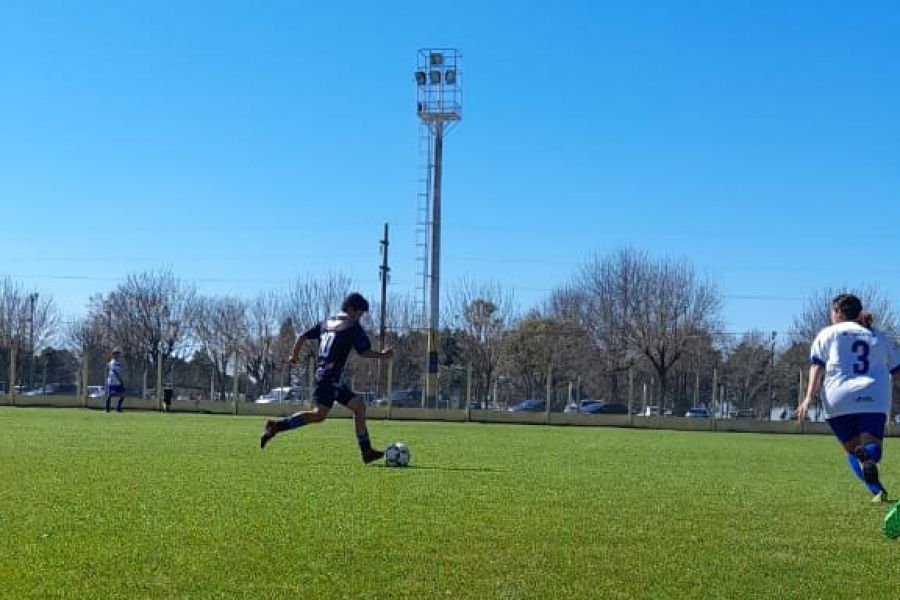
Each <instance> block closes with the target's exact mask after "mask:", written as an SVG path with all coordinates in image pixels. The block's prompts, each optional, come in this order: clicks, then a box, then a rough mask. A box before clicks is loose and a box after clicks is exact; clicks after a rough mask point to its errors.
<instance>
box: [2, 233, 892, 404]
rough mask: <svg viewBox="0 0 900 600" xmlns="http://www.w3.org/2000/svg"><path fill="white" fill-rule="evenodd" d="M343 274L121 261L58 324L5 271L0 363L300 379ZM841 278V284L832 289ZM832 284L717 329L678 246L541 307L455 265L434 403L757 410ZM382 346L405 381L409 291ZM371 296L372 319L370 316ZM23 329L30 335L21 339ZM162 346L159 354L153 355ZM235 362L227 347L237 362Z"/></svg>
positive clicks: (419, 364) (875, 298)
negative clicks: (201, 279) (774, 316)
mask: <svg viewBox="0 0 900 600" xmlns="http://www.w3.org/2000/svg"><path fill="white" fill-rule="evenodd" d="M353 288H354V285H353V281H352V280H351V279H350V278H349V277H347V276H345V275H342V274H332V275H329V276H326V277H322V278H318V279H316V278H306V279H298V280H296V281H294V282H293V283H292V284H291V285H290V286H289V288H288V289H287V290H286V291H285V292H282V293H276V292H266V293H262V294H259V295H258V296H256V297H254V298H251V299H245V298H239V297H234V296H206V295H202V294H200V293H198V292H197V290H196V288H195V287H194V286H193V285H191V284H190V283H189V282H185V281H183V280H180V279H178V278H177V277H175V276H174V275H173V274H172V273H171V272H169V271H146V272H142V273H137V274H133V275H130V276H128V277H127V278H126V279H125V281H123V282H121V283H120V284H119V285H118V286H116V288H115V289H113V290H112V291H110V292H109V293H107V294H105V295H97V296H94V297H92V298H91V299H90V302H89V303H88V307H87V314H86V315H85V316H83V317H82V318H80V319H78V320H77V321H76V322H73V323H63V321H62V319H61V318H60V315H59V311H58V310H57V308H56V307H55V305H54V302H53V300H52V298H51V297H49V296H48V295H47V294H44V293H42V294H37V293H36V292H34V291H32V290H27V289H25V288H23V287H22V286H20V285H18V284H17V283H15V282H14V281H12V280H11V279H9V278H0V380H8V378H9V373H8V369H9V362H10V361H9V356H10V355H9V353H10V351H11V348H12V347H13V346H16V347H17V348H18V349H19V352H18V355H17V356H18V368H17V372H18V373H19V377H18V378H17V379H18V381H19V382H21V383H26V384H28V383H36V382H37V383H41V382H48V381H71V380H73V379H74V377H75V376H76V374H77V373H78V370H79V365H81V364H84V363H86V364H87V365H88V368H89V372H88V382H89V383H101V382H102V381H103V378H104V363H105V361H106V360H107V359H108V355H109V352H110V350H111V348H112V347H118V348H120V349H121V350H122V352H123V355H124V358H125V364H126V369H127V372H126V375H127V378H128V380H129V381H131V382H137V381H141V380H144V381H146V380H147V379H148V376H149V380H150V381H151V382H152V381H154V380H155V373H156V372H157V368H158V367H161V368H162V371H163V372H164V374H165V379H166V381H167V382H169V383H172V384H174V385H176V386H177V387H180V388H184V389H188V390H196V391H197V393H198V395H199V394H201V393H202V394H204V395H205V394H206V392H207V391H208V390H217V392H214V393H215V395H217V396H219V397H224V393H225V391H226V390H230V389H231V386H232V384H233V377H234V376H235V374H237V375H238V376H239V378H240V386H241V390H242V391H244V392H245V393H246V394H248V395H250V396H255V395H257V394H260V393H262V392H264V391H266V390H268V389H270V388H272V387H276V386H278V385H280V384H282V383H283V382H286V381H288V379H289V375H293V376H294V377H293V379H294V380H295V381H296V380H298V379H299V380H300V381H304V380H305V379H306V377H307V376H308V373H309V371H308V368H307V367H306V365H307V364H308V361H309V360H311V356H312V350H313V348H312V347H309V348H308V350H309V354H308V355H307V359H306V360H304V361H303V364H302V366H301V367H300V368H299V369H295V370H294V372H293V373H289V372H288V371H287V370H286V367H285V365H284V363H283V358H284V357H285V356H287V354H288V352H289V350H290V347H291V345H292V344H293V341H294V339H295V336H296V335H297V333H298V332H299V331H298V330H299V329H300V328H302V327H306V326H309V325H311V324H312V323H315V322H316V321H317V320H319V319H321V318H323V317H324V316H326V315H327V314H330V313H333V312H335V311H337V310H338V308H339V305H340V302H341V300H342V298H343V296H344V295H345V294H346V293H347V291H349V290H351V289H353ZM840 291H844V290H840ZM835 293H837V290H831V289H823V290H819V291H817V292H815V293H814V294H812V295H811V297H810V299H809V301H808V303H807V305H806V306H805V308H804V309H803V310H802V311H801V313H800V314H798V315H797V316H796V317H795V320H794V327H793V329H792V331H791V332H790V333H789V334H788V335H787V336H784V335H782V336H781V337H776V336H775V334H774V333H773V332H760V331H751V332H748V333H745V334H743V335H741V336H737V337H735V336H728V335H724V334H722V333H720V332H721V323H722V318H721V308H722V295H721V293H720V292H719V290H718V289H717V287H716V285H715V282H713V281H711V280H709V279H707V278H704V277H701V276H700V275H698V274H697V272H696V271H695V269H694V268H693V266H692V265H691V264H690V263H689V262H687V261H685V260H674V259H670V258H660V257H653V256H651V255H649V254H647V253H645V252H641V251H638V250H634V249H622V250H619V251H617V252H614V253H611V254H608V255H598V256H595V257H592V258H590V259H589V260H587V261H585V263H584V264H583V265H582V267H581V268H580V269H578V271H577V272H576V273H575V275H574V276H573V277H572V279H571V281H570V282H569V283H568V284H567V285H565V286H563V287H561V288H559V289H557V290H555V291H554V292H553V293H552V294H551V295H550V297H549V299H548V300H547V301H546V302H545V303H543V304H542V305H541V306H538V307H533V308H532V309H530V310H528V311H522V310H521V309H520V307H519V306H518V304H517V302H516V300H515V297H514V295H513V293H512V292H511V291H510V290H508V289H505V288H503V287H502V286H501V285H499V284H497V283H476V282H473V281H471V280H463V281H461V282H459V283H458V284H457V285H455V286H453V287H452V288H451V289H450V291H449V292H448V293H447V294H446V298H445V301H444V303H443V306H444V307H445V314H444V316H443V320H442V322H443V327H444V329H443V331H442V332H441V346H442V352H441V391H442V394H441V396H442V398H443V400H444V402H451V403H457V402H460V401H461V400H462V399H463V398H464V397H465V396H466V395H471V397H472V399H473V400H474V401H476V402H484V403H491V402H492V403H498V402H499V403H503V402H506V401H512V400H517V399H522V398H528V397H539V398H545V397H548V396H549V397H550V398H551V400H552V401H554V402H556V403H558V404H560V405H561V404H564V403H565V402H566V401H568V400H571V399H577V398H578V397H581V398H584V397H594V398H603V399H606V400H612V401H625V400H626V399H627V397H628V396H629V395H631V396H632V397H635V398H636V400H637V401H638V402H643V401H644V397H645V395H646V396H648V397H649V399H650V400H649V401H652V402H653V403H654V404H660V405H663V406H669V407H670V408H672V409H674V410H676V411H677V410H681V409H683V408H685V407H687V406H690V405H693V404H695V403H697V402H703V403H710V402H711V401H713V400H724V399H727V400H728V401H729V402H731V403H732V404H733V405H734V406H736V407H741V408H754V409H756V410H758V411H760V412H765V410H764V409H766V408H767V407H770V406H771V405H772V404H781V403H793V402H795V401H796V397H797V394H798V391H799V386H800V385H801V381H800V378H801V375H800V374H801V373H802V372H803V371H804V369H805V366H806V364H807V354H808V345H809V342H810V341H811V340H812V338H813V337H814V335H815V334H816V333H817V332H818V331H819V329H821V328H822V327H824V326H825V325H827V324H828V322H829V321H828V301H829V300H830V298H831V297H832V296H833V295H834V294H835ZM856 293H858V294H859V295H860V296H861V297H862V298H863V300H864V303H865V304H866V306H867V307H868V308H870V309H871V310H872V311H873V312H875V313H876V314H877V315H878V317H879V324H880V327H882V328H883V329H884V330H886V331H887V332H889V333H891V334H895V333H896V328H897V320H896V314H895V311H894V309H893V305H892V304H891V302H890V301H889V300H888V299H887V298H886V297H885V296H884V294H882V293H881V292H880V290H879V289H878V288H877V287H874V286H865V287H862V288H860V289H858V290H856ZM387 309H388V310H387V311H386V314H387V317H386V328H387V331H388V333H387V339H386V340H385V341H384V343H385V345H388V346H391V347H393V348H395V350H396V353H395V355H396V358H395V361H394V364H393V372H392V375H393V385H394V387H395V388H416V387H418V385H419V382H420V381H421V377H422V371H423V367H424V355H425V338H424V333H423V331H422V330H421V328H420V327H419V322H418V319H417V318H416V311H415V302H414V301H413V300H412V299H411V298H409V297H402V296H392V297H390V298H389V301H388V306H387ZM378 314H379V308H378V307H377V306H373V310H372V311H371V315H372V316H370V321H369V322H368V323H367V325H368V326H369V328H370V331H377V330H378V325H380V324H379V323H377V322H373V321H372V320H371V319H372V318H373V316H374V317H375V318H377V315H378ZM32 340H33V341H32ZM160 361H161V362H160ZM235 361H236V362H235ZM348 372H349V373H350V375H351V376H352V377H353V379H354V385H355V386H356V388H357V389H359V390H364V391H372V392H373V393H375V392H377V391H379V389H380V390H383V389H384V385H385V376H384V374H383V372H382V371H381V370H380V369H377V368H376V367H375V366H374V365H373V363H372V362H371V361H356V360H351V362H350V364H349V366H348Z"/></svg>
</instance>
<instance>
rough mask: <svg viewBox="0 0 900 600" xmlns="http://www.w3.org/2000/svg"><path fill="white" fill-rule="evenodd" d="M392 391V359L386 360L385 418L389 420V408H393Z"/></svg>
mask: <svg viewBox="0 0 900 600" xmlns="http://www.w3.org/2000/svg"><path fill="white" fill-rule="evenodd" d="M393 389H394V359H393V358H389V359H388V367H387V395H386V396H385V398H387V418H388V419H389V420H390V418H391V407H392V406H393V404H394V403H393V402H391V392H392V391H393Z"/></svg>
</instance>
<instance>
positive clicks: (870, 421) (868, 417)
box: [826, 413, 887, 444]
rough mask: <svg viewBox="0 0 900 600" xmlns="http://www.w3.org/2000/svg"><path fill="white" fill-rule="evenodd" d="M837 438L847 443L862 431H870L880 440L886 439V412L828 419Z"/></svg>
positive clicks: (869, 432)
mask: <svg viewBox="0 0 900 600" xmlns="http://www.w3.org/2000/svg"><path fill="white" fill-rule="evenodd" d="M826 421H827V422H828V425H830V426H831V430H832V431H833V432H834V435H836V436H837V439H839V440H840V441H841V443H842V444H846V443H847V442H849V441H850V440H852V439H853V438H855V437H857V436H858V435H860V434H861V433H868V434H869V435H871V436H872V437H875V438H878V439H879V440H881V439H884V424H885V423H886V422H887V415H886V414H884V413H857V414H850V415H841V416H839V417H834V418H832V419H826Z"/></svg>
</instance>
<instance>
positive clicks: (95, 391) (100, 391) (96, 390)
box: [87, 385, 106, 398]
mask: <svg viewBox="0 0 900 600" xmlns="http://www.w3.org/2000/svg"><path fill="white" fill-rule="evenodd" d="M87 397H88V398H106V386H105V385H89V386H87Z"/></svg>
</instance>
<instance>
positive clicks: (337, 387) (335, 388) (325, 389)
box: [313, 379, 356, 408]
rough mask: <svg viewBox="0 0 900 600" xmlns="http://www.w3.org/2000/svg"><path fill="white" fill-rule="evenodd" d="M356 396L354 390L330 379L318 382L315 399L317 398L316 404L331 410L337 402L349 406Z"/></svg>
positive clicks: (314, 394)
mask: <svg viewBox="0 0 900 600" xmlns="http://www.w3.org/2000/svg"><path fill="white" fill-rule="evenodd" d="M355 395H356V394H354V393H353V390H351V389H350V388H349V387H348V386H346V385H344V384H342V383H335V382H334V381H332V380H330V379H322V380H321V381H318V382H316V390H315V392H314V393H313V398H315V400H316V404H321V405H322V406H327V407H328V408H331V407H332V406H334V403H335V402H337V403H338V404H343V405H344V406H347V403H348V402H350V401H351V400H353V396H355Z"/></svg>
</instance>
